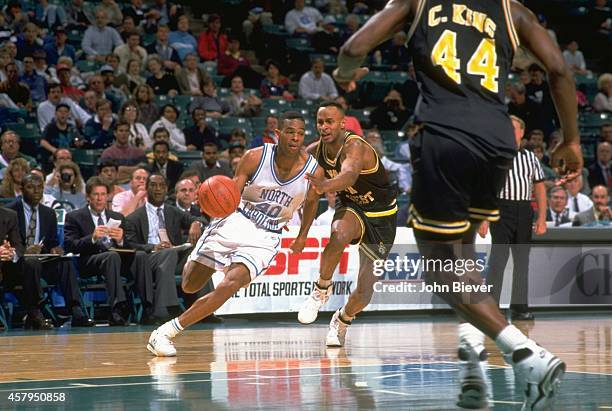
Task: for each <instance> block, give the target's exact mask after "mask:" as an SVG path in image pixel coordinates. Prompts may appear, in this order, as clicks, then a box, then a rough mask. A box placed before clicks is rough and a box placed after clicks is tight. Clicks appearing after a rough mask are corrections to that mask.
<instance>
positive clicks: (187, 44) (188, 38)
mask: <svg viewBox="0 0 612 411" xmlns="http://www.w3.org/2000/svg"><path fill="white" fill-rule="evenodd" d="M168 44H170V45H171V46H172V47H174V48H175V49H176V51H177V52H178V55H179V57H180V58H181V61H183V60H185V56H186V55H187V54H189V53H196V54H197V52H198V42H197V41H196V39H195V37H193V36H192V35H191V34H189V33H185V32H182V31H173V32H171V33H170V35H169V36H168Z"/></svg>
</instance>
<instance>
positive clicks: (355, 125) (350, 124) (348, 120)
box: [334, 96, 363, 136]
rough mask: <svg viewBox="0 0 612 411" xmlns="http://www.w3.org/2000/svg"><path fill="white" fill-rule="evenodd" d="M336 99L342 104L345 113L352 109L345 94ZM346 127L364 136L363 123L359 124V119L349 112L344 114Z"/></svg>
mask: <svg viewBox="0 0 612 411" xmlns="http://www.w3.org/2000/svg"><path fill="white" fill-rule="evenodd" d="M334 101H335V102H336V103H338V104H340V105H341V106H342V109H343V110H344V112H345V113H346V112H348V110H349V109H350V107H349V105H348V103H347V102H346V99H345V98H344V96H338V97H336V99H335V100H334ZM344 128H345V129H347V130H350V131H352V132H353V133H356V134H359V135H360V136H363V129H362V128H361V124H359V119H358V118H357V117H355V116H349V115H348V114H347V115H345V116H344Z"/></svg>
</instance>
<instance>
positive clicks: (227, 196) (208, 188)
mask: <svg viewBox="0 0 612 411" xmlns="http://www.w3.org/2000/svg"><path fill="white" fill-rule="evenodd" d="M239 203H240V192H239V191H238V187H236V184H234V180H232V179H231V178H229V177H226V176H213V177H210V178H208V179H206V180H205V181H204V182H203V183H202V184H200V188H199V189H198V204H199V205H200V210H202V212H203V213H206V214H207V215H209V216H210V217H215V218H221V217H227V216H228V215H230V214H231V213H233V212H234V211H236V208H238V204H239Z"/></svg>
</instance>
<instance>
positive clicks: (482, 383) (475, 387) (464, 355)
mask: <svg viewBox="0 0 612 411" xmlns="http://www.w3.org/2000/svg"><path fill="white" fill-rule="evenodd" d="M478 351H480V353H478V352H477V350H474V348H473V347H472V346H471V345H470V344H468V343H467V342H462V343H461V344H460V345H459V349H458V351H457V357H458V359H459V361H458V365H459V380H460V381H461V393H460V394H459V401H457V406H458V407H461V408H467V409H482V408H487V407H488V406H489V397H490V396H489V389H488V387H487V381H486V365H487V356H488V354H487V350H485V349H484V347H482V346H481V349H480V350H478Z"/></svg>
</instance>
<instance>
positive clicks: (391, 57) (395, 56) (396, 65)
mask: <svg viewBox="0 0 612 411" xmlns="http://www.w3.org/2000/svg"><path fill="white" fill-rule="evenodd" d="M406 39H407V36H406V33H405V32H404V31H401V30H400V31H398V32H397V33H395V34H394V35H393V38H392V39H391V43H390V44H389V45H388V46H387V47H385V48H383V50H382V54H383V62H384V63H385V64H389V65H391V70H397V71H406V70H407V69H408V66H407V64H408V62H409V61H410V54H409V53H408V48H407V47H406Z"/></svg>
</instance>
